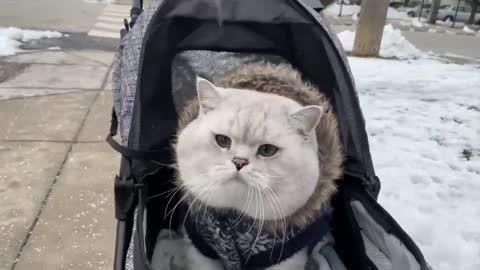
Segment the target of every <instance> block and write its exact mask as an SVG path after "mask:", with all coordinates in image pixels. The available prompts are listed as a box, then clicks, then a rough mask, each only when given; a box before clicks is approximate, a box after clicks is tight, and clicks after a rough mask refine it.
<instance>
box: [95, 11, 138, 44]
mask: <svg viewBox="0 0 480 270" xmlns="http://www.w3.org/2000/svg"><path fill="white" fill-rule="evenodd" d="M129 14H130V7H129V6H124V5H110V6H107V7H105V9H104V10H103V12H102V14H101V15H100V16H99V17H97V22H96V23H95V25H94V26H93V27H92V29H90V31H89V32H88V35H89V36H96V37H104V38H115V39H118V38H120V29H122V28H123V19H125V18H127V19H128V18H129V17H130V15H129Z"/></svg>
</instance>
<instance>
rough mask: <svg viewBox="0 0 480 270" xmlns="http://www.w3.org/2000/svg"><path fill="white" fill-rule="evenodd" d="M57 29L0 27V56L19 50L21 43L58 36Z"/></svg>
mask: <svg viewBox="0 0 480 270" xmlns="http://www.w3.org/2000/svg"><path fill="white" fill-rule="evenodd" d="M62 36H63V34H62V33H60V32H57V31H37V30H23V29H19V28H16V27H8V28H3V27H0V56H11V55H15V54H17V53H18V52H21V51H22V49H20V46H21V45H22V43H26V42H30V41H32V40H37V39H42V38H60V37H62Z"/></svg>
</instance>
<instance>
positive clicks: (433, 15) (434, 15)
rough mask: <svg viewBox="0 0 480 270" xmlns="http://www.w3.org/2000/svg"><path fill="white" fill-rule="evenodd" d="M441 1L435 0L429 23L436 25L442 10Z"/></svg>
mask: <svg viewBox="0 0 480 270" xmlns="http://www.w3.org/2000/svg"><path fill="white" fill-rule="evenodd" d="M440 1H441V0H433V1H432V8H431V9H430V14H429V16H428V23H431V24H435V22H436V21H437V16H438V9H439V8H440Z"/></svg>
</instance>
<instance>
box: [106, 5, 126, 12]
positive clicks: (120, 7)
mask: <svg viewBox="0 0 480 270" xmlns="http://www.w3.org/2000/svg"><path fill="white" fill-rule="evenodd" d="M105 11H114V12H123V13H125V12H129V11H130V6H128V5H110V6H107V7H105Z"/></svg>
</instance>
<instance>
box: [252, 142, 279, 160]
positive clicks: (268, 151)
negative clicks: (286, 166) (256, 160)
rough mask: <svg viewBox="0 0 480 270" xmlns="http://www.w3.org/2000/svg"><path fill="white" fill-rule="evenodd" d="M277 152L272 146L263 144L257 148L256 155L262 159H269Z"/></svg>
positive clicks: (276, 148)
mask: <svg viewBox="0 0 480 270" xmlns="http://www.w3.org/2000/svg"><path fill="white" fill-rule="evenodd" d="M277 151H278V147H276V146H275V145H272V144H263V145H260V147H258V151H257V155H260V156H263V157H271V156H273V155H275V154H276V153H277Z"/></svg>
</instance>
